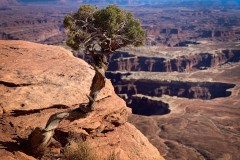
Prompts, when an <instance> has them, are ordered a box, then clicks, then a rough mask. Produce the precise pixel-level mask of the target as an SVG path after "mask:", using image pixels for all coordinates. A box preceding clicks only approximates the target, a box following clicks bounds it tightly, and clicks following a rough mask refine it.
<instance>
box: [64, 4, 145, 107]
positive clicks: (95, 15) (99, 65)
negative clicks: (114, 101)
mask: <svg viewBox="0 0 240 160" xmlns="http://www.w3.org/2000/svg"><path fill="white" fill-rule="evenodd" d="M64 27H65V28H66V29H67V30H68V33H67V37H68V39H67V41H66V44H67V45H68V46H70V47H71V48H72V49H73V50H80V49H84V53H85V54H86V55H88V56H90V57H91V60H92V61H91V65H92V66H93V67H94V70H95V76H94V78H93V80H92V85H91V88H90V94H89V96H88V98H89V103H88V106H87V108H88V109H93V103H94V101H95V99H96V97H97V94H98V93H99V91H100V90H101V89H102V88H103V87H104V85H105V71H106V70H107V64H108V62H107V56H109V55H110V54H113V53H115V52H116V50H117V49H119V48H122V47H125V46H127V45H134V46H140V45H142V44H144V42H145V31H144V30H143V29H142V27H141V23H140V22H139V20H137V19H135V18H134V17H133V15H132V14H131V13H130V12H128V11H126V10H123V9H121V8H119V7H117V6H116V5H109V6H107V7H106V8H102V9H98V8H97V7H96V6H91V5H82V6H80V8H79V9H78V11H77V12H76V13H70V14H68V15H67V16H66V17H65V18H64Z"/></svg>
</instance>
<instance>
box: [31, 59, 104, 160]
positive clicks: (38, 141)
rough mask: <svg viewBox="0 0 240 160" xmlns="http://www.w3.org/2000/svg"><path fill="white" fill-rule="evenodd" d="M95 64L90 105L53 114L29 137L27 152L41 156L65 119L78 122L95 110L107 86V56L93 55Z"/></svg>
mask: <svg viewBox="0 0 240 160" xmlns="http://www.w3.org/2000/svg"><path fill="white" fill-rule="evenodd" d="M91 56H92V58H93V60H94V63H93V64H92V66H93V67H94V70H95V75H94V77H93V80H92V84H91V88H90V94H89V96H88V98H89V102H88V104H87V105H86V106H85V105H82V104H80V106H79V108H77V109H74V110H69V111H66V112H60V113H56V114H53V115H52V116H51V117H50V118H49V120H48V122H47V124H46V126H45V128H44V129H41V128H38V127H37V128H35V129H34V130H33V131H32V133H31V134H30V135H29V137H28V141H27V151H28V152H29V153H30V154H32V155H35V156H41V155H42V154H43V152H44V151H45V149H46V147H47V146H48V145H49V144H50V142H51V138H52V136H53V135H54V130H55V129H56V128H57V127H58V125H59V124H60V122H61V121H62V120H63V119H68V120H71V121H72V120H77V119H80V118H85V117H86V116H87V113H88V112H90V111H92V110H93V109H94V102H95V100H96V98H97V95H98V93H99V92H100V90H101V89H102V88H103V87H104V86H105V82H106V80H105V78H106V77H105V72H106V70H107V60H106V57H105V55H102V54H91Z"/></svg>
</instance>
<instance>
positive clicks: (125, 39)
mask: <svg viewBox="0 0 240 160" xmlns="http://www.w3.org/2000/svg"><path fill="white" fill-rule="evenodd" d="M64 27H65V28H66V29H68V34H67V36H68V39H67V42H66V43H67V45H68V46H70V47H71V48H72V49H74V50H79V49H80V48H84V49H85V50H86V51H88V52H89V51H94V52H100V53H113V52H115V51H116V50H117V49H119V48H122V47H125V46H127V45H130V44H131V45H134V46H140V45H142V44H144V43H145V31H144V30H143V29H142V27H141V23H140V22H139V20H137V19H135V18H134V17H133V15H132V14H131V13H130V12H128V11H126V10H123V9H121V8H119V7H117V6H116V5H109V6H107V7H105V8H102V9H98V8H97V7H96V6H91V5H82V6H80V8H79V9H78V11H77V12H76V13H70V14H68V15H67V16H66V17H65V19H64Z"/></svg>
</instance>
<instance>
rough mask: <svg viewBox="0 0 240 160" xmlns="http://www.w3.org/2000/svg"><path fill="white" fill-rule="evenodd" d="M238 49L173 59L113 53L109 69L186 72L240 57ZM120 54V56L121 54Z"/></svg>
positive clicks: (232, 60) (234, 60) (233, 60)
mask: <svg viewBox="0 0 240 160" xmlns="http://www.w3.org/2000/svg"><path fill="white" fill-rule="evenodd" d="M239 53H240V51H239V50H222V51H221V52H219V53H216V54H210V53H200V54H196V55H185V56H179V57H176V58H173V59H169V60H167V59H165V58H160V57H159V58H158V57H147V56H145V57H143V56H134V55H132V54H129V53H119V54H120V55H113V56H112V57H111V62H110V64H109V70H111V71H148V72H174V71H177V72H188V71H194V70H198V69H206V68H210V67H216V66H218V65H221V64H224V63H226V62H236V61H239V59H240V54H239ZM121 55H122V56H121Z"/></svg>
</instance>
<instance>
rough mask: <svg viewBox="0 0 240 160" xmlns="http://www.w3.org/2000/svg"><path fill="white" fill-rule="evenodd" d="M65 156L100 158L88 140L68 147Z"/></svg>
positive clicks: (80, 159)
mask: <svg viewBox="0 0 240 160" xmlns="http://www.w3.org/2000/svg"><path fill="white" fill-rule="evenodd" d="M64 158H65V159H66V160H99V159H98V158H97V156H96V154H95V152H94V150H92V149H91V147H90V146H89V145H88V144H87V142H79V143H77V145H76V146H75V147H71V146H68V147H66V149H65V150H64Z"/></svg>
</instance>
